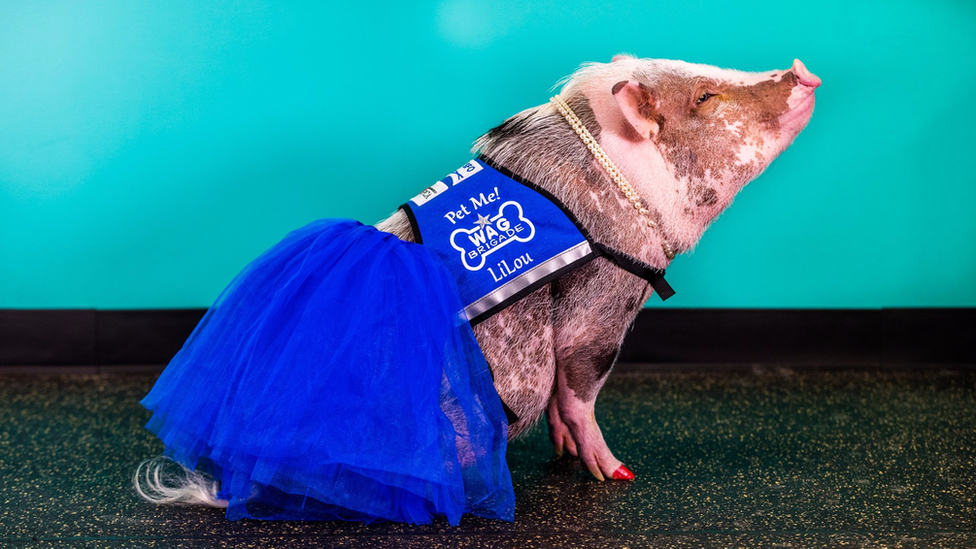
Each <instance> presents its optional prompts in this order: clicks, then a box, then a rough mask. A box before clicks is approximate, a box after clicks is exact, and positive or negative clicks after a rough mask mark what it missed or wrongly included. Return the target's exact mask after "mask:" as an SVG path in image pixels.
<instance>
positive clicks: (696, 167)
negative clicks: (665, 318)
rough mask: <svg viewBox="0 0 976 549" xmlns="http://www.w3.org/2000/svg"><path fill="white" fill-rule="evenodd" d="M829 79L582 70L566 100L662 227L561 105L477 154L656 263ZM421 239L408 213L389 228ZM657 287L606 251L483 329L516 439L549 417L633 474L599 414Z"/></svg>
mask: <svg viewBox="0 0 976 549" xmlns="http://www.w3.org/2000/svg"><path fill="white" fill-rule="evenodd" d="M819 84H820V79H819V78H817V77H816V76H813V75H812V73H810V72H809V71H807V70H806V67H804V66H803V64H802V63H800V62H799V60H795V61H794V63H793V66H792V67H791V68H790V69H787V70H776V71H768V72H759V73H751V72H742V71H736V70H730V69H720V68H718V67H712V66H708V65H699V64H692V63H686V62H683V61H675V60H663V59H636V58H633V57H631V56H628V55H618V56H615V57H614V58H613V61H612V62H611V63H590V64H586V65H583V66H582V67H581V68H580V69H579V70H578V71H576V72H575V73H574V74H572V75H571V76H570V77H568V78H567V79H566V81H565V84H564V85H563V87H562V90H561V92H560V93H561V95H562V97H563V98H564V99H565V100H566V101H567V103H568V104H569V105H570V106H571V107H572V109H573V110H574V111H575V112H576V113H577V115H578V116H579V117H580V119H581V120H582V121H583V123H584V124H585V125H586V127H587V128H588V129H589V131H590V133H592V134H593V136H594V137H595V138H596V139H597V141H598V142H599V143H600V145H601V147H602V148H603V149H604V150H605V151H606V153H607V154H608V156H609V157H610V158H611V159H612V160H613V162H614V163H615V164H616V165H617V167H618V168H619V169H620V171H621V172H622V173H623V174H624V175H625V176H626V178H627V180H628V181H629V182H630V184H631V185H632V186H633V187H634V188H635V189H636V191H637V194H638V195H639V196H640V199H641V205H642V206H643V207H644V208H646V210H647V211H648V212H647V217H648V218H650V219H651V220H653V221H654V223H655V224H656V227H651V226H650V225H649V224H648V223H647V221H646V219H645V218H644V217H642V216H641V215H640V214H639V213H638V212H637V211H636V210H635V208H634V206H633V205H632V204H631V203H630V202H628V200H627V199H626V198H625V197H624V195H623V193H622V192H621V191H620V189H619V188H618V187H617V185H616V184H615V183H614V182H613V181H612V180H611V178H610V177H609V176H608V175H607V174H606V172H605V171H604V170H603V168H602V167H601V166H600V165H599V164H598V163H596V161H595V160H594V157H593V155H592V154H591V152H590V151H589V150H588V149H587V148H586V147H585V146H584V145H583V143H582V142H581V141H580V139H579V138H578V136H577V135H576V134H575V133H574V131H573V130H572V129H571V128H570V126H569V125H568V124H567V123H566V121H565V120H564V119H563V117H562V116H561V115H560V114H559V112H558V111H557V110H556V109H555V108H554V107H552V106H551V105H550V104H545V105H541V106H538V107H533V108H530V109H527V110H525V111H523V112H521V113H518V114H516V115H515V116H513V117H511V118H509V119H508V120H506V121H505V122H503V123H502V124H501V125H499V126H498V127H496V128H494V129H492V130H490V131H489V132H488V133H486V134H485V135H483V136H482V137H481V138H479V139H478V141H477V142H476V143H475V148H474V150H475V152H480V153H482V154H484V155H486V156H488V157H489V158H491V159H492V160H493V161H494V162H496V163H497V164H499V165H501V166H503V167H505V168H507V169H509V170H511V171H512V172H514V173H516V174H519V175H521V176H522V177H524V178H527V179H529V180H531V181H533V182H535V183H536V184H538V185H539V186H541V187H543V188H545V189H546V190H548V191H549V192H550V193H552V194H553V195H554V196H555V197H556V198H558V199H559V200H560V201H561V202H562V203H563V204H564V205H566V206H567V207H568V208H569V209H570V210H571V211H572V212H573V213H574V214H575V215H576V217H577V218H578V219H579V220H580V222H581V223H582V224H583V225H584V226H585V227H586V228H587V229H588V231H589V232H590V234H591V235H592V236H593V238H594V239H595V240H596V241H598V242H601V243H603V244H605V245H608V246H610V247H612V248H616V249H617V250H620V251H623V252H625V253H627V254H629V255H631V256H633V257H635V258H637V259H639V260H641V261H643V262H644V263H646V264H648V265H651V266H653V267H657V268H661V269H664V268H666V267H667V266H668V264H669V259H668V258H667V257H666V255H665V253H664V251H663V248H662V239H666V240H667V241H668V243H670V245H671V246H672V247H673V248H674V249H675V251H676V252H678V253H680V252H683V251H687V250H689V249H691V248H692V247H693V246H694V245H695V244H696V243H697V241H698V240H699V238H700V237H701V235H702V233H703V232H704V231H705V229H706V228H707V227H708V225H709V224H710V223H711V222H712V221H713V220H714V219H715V218H716V217H717V216H718V215H719V214H720V213H721V212H722V211H723V210H724V209H725V208H726V207H728V205H729V204H730V203H731V202H732V199H733V198H734V197H735V195H736V194H737V193H738V192H739V191H740V190H741V189H742V188H743V187H744V186H745V185H746V184H747V183H748V182H749V181H751V180H753V179H755V178H756V177H757V176H759V174H760V173H762V171H763V170H765V168H766V167H767V166H768V165H769V163H770V162H772V161H773V159H775V158H776V157H777V156H778V155H779V154H780V153H781V152H782V151H783V150H784V149H786V148H787V147H788V146H789V145H790V144H791V143H792V142H793V140H794V139H795V137H796V136H797V134H798V133H799V132H800V130H802V129H803V127H804V126H805V125H806V124H807V122H808V121H809V118H810V115H811V114H812V112H813V102H814V93H813V92H814V89H815V88H816V87H817V86H818V85H819ZM377 226H378V227H379V228H380V229H382V230H386V231H388V232H391V233H394V234H396V235H398V236H399V237H400V238H403V239H405V240H414V238H413V234H412V231H411V229H410V225H409V222H408V221H407V219H406V216H405V215H404V214H403V213H402V212H397V213H396V214H394V215H393V216H391V217H390V218H388V219H386V220H384V221H383V222H381V223H379V224H378V225H377ZM650 295H651V289H650V286H649V285H648V283H647V282H646V281H644V280H642V279H640V278H638V277H636V276H634V275H632V274H630V273H628V272H627V271H624V270H622V269H620V268H619V267H617V266H615V265H613V264H612V263H610V261H609V260H607V259H604V258H598V259H595V260H593V261H592V262H590V263H588V264H587V265H586V266H584V267H582V268H580V269H577V270H576V271H573V272H572V273H570V274H568V275H566V276H563V277H562V278H560V279H558V280H556V281H555V282H552V283H551V284H549V285H546V286H545V287H542V288H539V289H538V290H536V291H535V292H534V293H532V294H531V295H529V296H527V297H525V298H523V299H522V300H521V301H519V302H518V303H516V304H515V305H513V306H511V307H509V308H508V309H506V310H504V311H502V312H500V313H497V314H495V315H494V316H492V317H490V318H489V319H487V320H486V321H484V322H482V323H481V324H478V325H477V326H476V327H475V335H476V337H477V338H478V342H479V344H480V345H481V348H482V350H483V351H484V354H485V357H486V358H487V360H488V363H489V364H490V366H491V368H492V372H493V375H494V379H495V386H496V388H497V390H498V393H499V395H500V396H501V398H502V400H503V401H504V402H505V403H506V404H507V405H508V406H509V407H510V408H511V409H512V410H513V411H514V412H515V413H516V414H517V415H518V416H519V420H518V421H517V422H515V423H513V424H512V425H511V426H510V430H509V433H510V436H512V437H515V436H518V435H520V434H522V433H524V432H525V431H526V430H527V429H528V428H530V427H531V426H532V425H534V424H535V423H536V422H537V420H538V419H539V418H540V417H542V416H543V415H546V416H547V418H548V423H549V428H550V436H551V438H552V442H553V445H554V448H555V450H556V451H557V452H558V453H562V452H563V451H567V452H569V453H570V454H571V455H574V456H578V457H579V458H580V459H581V460H582V461H583V463H584V464H585V466H586V467H587V469H588V470H589V471H590V472H591V473H592V474H593V475H594V477H596V478H597V479H600V480H603V479H605V478H632V475H629V476H628V474H629V470H627V469H626V468H625V467H622V466H623V464H622V463H621V462H620V461H619V460H618V459H617V458H616V457H615V456H614V455H613V453H612V452H611V451H610V449H609V448H608V447H607V445H606V443H605V441H604V439H603V435H602V433H601V431H600V428H599V426H598V424H597V422H596V418H595V414H594V405H595V402H596V398H597V394H598V393H599V391H600V388H601V387H602V386H603V383H604V381H605V380H606V378H607V376H608V375H609V373H610V370H611V368H612V366H613V363H614V361H615V360H616V358H617V355H618V352H619V349H620V346H621V344H622V343H623V339H624V335H625V334H626V332H627V329H628V327H629V326H630V324H631V323H632V322H633V320H634V318H635V317H636V315H637V313H638V311H639V310H640V308H641V306H642V305H643V303H644V302H645V301H646V300H647V299H648V298H649V297H650Z"/></svg>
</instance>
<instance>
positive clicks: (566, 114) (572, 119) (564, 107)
mask: <svg viewBox="0 0 976 549" xmlns="http://www.w3.org/2000/svg"><path fill="white" fill-rule="evenodd" d="M549 102H550V103H552V104H553V105H554V106H555V107H556V109H558V110H559V112H560V113H561V114H562V115H563V118H565V119H566V122H569V125H570V126H572V128H573V130H574V131H575V132H576V135H578V136H579V138H580V139H581V140H582V141H583V144H584V145H586V148H588V149H590V152H591V153H593V157H594V158H596V161H597V162H599V163H600V165H601V166H603V169H604V170H605V171H606V172H607V175H609V176H610V179H612V180H613V182H614V183H616V184H617V187H618V188H619V189H620V192H622V193H624V196H625V197H627V200H628V201H630V203H631V205H632V206H634V209H635V210H637V213H638V214H640V216H641V217H643V218H644V221H646V223H647V226H648V227H650V228H652V229H654V231H655V232H657V234H658V236H660V237H661V249H662V250H663V251H664V256H665V257H667V258H668V260H671V259H674V250H673V249H672V248H671V244H668V240H667V239H666V238H665V237H664V233H663V232H662V231H661V228H660V227H658V225H657V223H655V222H654V220H653V219H651V218H650V217H649V216H648V214H649V213H650V212H649V211H648V209H647V208H645V207H644V203H643V201H641V198H640V196H639V195H638V194H637V191H635V190H634V188H633V187H631V186H630V183H628V182H627V178H626V177H624V174H623V173H621V171H620V170H619V169H617V166H616V165H614V163H613V161H612V160H610V157H609V156H607V153H605V152H604V151H603V148H602V147H600V144H599V143H597V141H596V139H594V138H593V135H592V134H591V133H590V131H589V130H587V129H586V126H584V125H583V121H582V120H580V118H579V117H578V116H576V113H575V112H573V109H571V108H569V104H568V103H566V101H565V100H564V99H563V98H562V96H560V95H554V96H552V97H551V98H550V99H549Z"/></svg>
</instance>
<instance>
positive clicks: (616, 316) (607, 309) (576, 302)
mask: <svg viewBox="0 0 976 549" xmlns="http://www.w3.org/2000/svg"><path fill="white" fill-rule="evenodd" d="M646 287H647V284H646V283H645V282H643V281H642V280H640V279H639V278H637V277H634V276H633V275H630V274H628V273H626V272H624V271H622V270H620V269H618V268H617V267H614V266H612V265H610V264H609V263H608V262H606V261H605V260H602V259H598V260H595V261H593V262H592V263H590V264H589V265H587V266H586V267H583V268H581V269H579V270H577V271H576V272H574V273H571V274H570V275H568V276H567V277H565V279H563V280H560V281H559V282H557V286H556V288H555V294H556V302H555V314H554V322H555V337H556V390H555V392H554V394H553V396H552V397H551V399H550V401H549V404H548V407H547V416H548V420H549V427H550V436H551V438H552V442H553V446H554V448H555V450H556V453H557V454H558V453H561V452H562V451H563V450H564V449H565V450H566V451H568V452H569V453H570V454H571V455H574V456H577V457H579V458H580V460H581V461H582V462H583V463H584V464H585V466H586V468H587V469H588V470H589V471H590V473H592V474H593V476H594V477H596V478H597V479H598V480H604V479H605V478H608V477H609V478H615V479H628V480H629V479H632V478H633V473H631V472H630V471H629V470H628V469H627V468H626V467H625V466H623V463H621V462H620V460H619V459H617V458H616V457H614V455H613V452H611V451H610V448H609V447H608V446H607V443H606V441H605V440H604V439H603V433H602V432H601V430H600V426H599V425H598V424H597V421H596V415H595V405H596V397H597V394H598V393H599V392H600V388H602V387H603V383H604V382H605V381H606V379H607V376H608V375H609V374H610V369H611V367H612V366H613V363H614V362H615V361H616V359H617V354H618V353H619V350H620V345H621V343H622V342H623V337H624V334H625V333H626V331H627V327H628V326H629V325H630V323H631V322H633V320H634V318H635V316H636V315H637V311H638V310H640V307H641V305H642V304H643V303H644V298H645V296H646V293H645V289H646ZM608 288H614V289H615V290H616V292H609V291H607V290H608ZM614 294H616V296H618V297H616V298H615V299H612V300H611V299H608V298H607V297H606V296H609V295H614ZM620 295H623V296H624V297H623V298H622V299H621V298H620V297H619V296H620Z"/></svg>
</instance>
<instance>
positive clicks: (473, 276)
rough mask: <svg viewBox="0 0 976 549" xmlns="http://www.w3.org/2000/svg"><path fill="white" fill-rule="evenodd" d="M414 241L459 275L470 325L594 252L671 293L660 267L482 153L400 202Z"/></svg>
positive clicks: (578, 264)
mask: <svg viewBox="0 0 976 549" xmlns="http://www.w3.org/2000/svg"><path fill="white" fill-rule="evenodd" d="M402 209H403V210H404V212H406V214H407V217H408V218H409V219H410V223H411V225H412V226H413V232H414V236H415V237H416V241H417V242H418V243H421V244H423V245H425V246H429V247H430V248H431V249H432V250H433V251H434V252H436V253H437V255H438V256H440V258H441V259H442V260H444V263H445V264H446V265H447V267H448V269H449V270H450V271H451V273H452V274H453V275H454V278H455V280H457V286H458V291H459V292H460V295H461V302H462V303H463V304H464V312H465V314H466V316H467V318H468V320H469V321H470V322H471V324H472V325H474V324H477V323H478V322H481V321H482V320H485V319H486V318H488V317H489V316H491V315H492V314H494V313H496V312H498V311H500V310H502V309H504V308H505V307H507V306H508V305H510V304H512V303H514V302H515V301H517V300H518V299H520V298H522V297H524V296H526V295H528V294H529V293H531V292H533V291H535V290H536V289H538V288H539V287H541V286H543V285H545V284H547V283H549V282H551V281H552V280H555V279H556V278H558V277H560V276H562V275H564V274H566V273H568V272H570V271H572V270H573V269H576V268H578V267H581V266H583V265H585V264H586V263H588V262H589V261H591V260H592V259H594V258H596V257H600V256H603V257H607V258H608V259H610V260H612V261H613V262H614V263H616V264H617V265H618V266H620V267H621V268H623V269H626V270H627V271H629V272H632V273H634V274H636V275H637V276H640V277H642V278H644V279H646V280H648V281H649V282H650V283H651V284H652V286H653V287H654V289H655V291H656V292H657V294H658V295H659V296H660V297H661V299H667V298H669V297H671V296H672V295H674V290H672V289H671V287H670V286H669V285H668V284H667V282H665V280H664V271H662V270H659V269H655V268H652V267H650V266H648V265H645V264H643V263H641V262H640V261H638V260H637V259H635V258H633V257H630V256H628V255H626V254H624V253H622V252H619V251H617V250H613V249H611V248H609V247H607V246H604V245H601V244H599V243H597V242H594V241H593V239H592V238H590V236H589V234H588V233H587V231H586V229H585V228H584V227H583V226H582V225H580V223H579V221H578V220H577V219H576V217H575V216H574V215H573V214H572V212H570V211H569V210H567V209H566V208H565V206H563V205H562V204H560V203H559V201H558V200H556V198H555V197H553V196H552V195H550V194H549V193H548V192H546V191H545V190H544V189H542V188H540V187H538V186H537V185H535V184H533V183H531V182H528V181H526V180H524V179H522V178H520V177H518V176H516V175H515V174H513V173H511V172H509V171H508V170H505V169H504V168H501V167H495V166H493V164H492V162H491V161H490V160H488V159H487V158H485V157H483V156H482V157H479V158H478V159H475V160H471V161H470V162H468V163H467V164H465V165H464V166H461V168H459V169H458V170H457V171H455V172H454V173H452V174H450V175H448V176H447V177H445V178H444V179H442V180H440V181H438V182H437V183H435V184H434V185H432V186H430V187H428V188H426V189H424V191H423V192H421V193H420V194H418V195H417V196H415V197H414V198H412V199H411V200H410V201H409V202H407V203H406V204H404V205H403V206H402Z"/></svg>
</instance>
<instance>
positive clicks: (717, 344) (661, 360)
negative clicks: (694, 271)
mask: <svg viewBox="0 0 976 549" xmlns="http://www.w3.org/2000/svg"><path fill="white" fill-rule="evenodd" d="M204 312H206V310H205V309H156V310H95V309H64V310H57V309H48V310H36V309H35V310H23V309H0V368H2V371H4V372H8V373H9V372H20V371H24V372H27V371H49V372H65V371H78V372H89V371H91V372H95V371H98V372H101V371H123V370H126V369H127V368H129V369H132V368H136V369H139V368H142V369H150V370H151V369H153V367H154V366H155V367H158V366H161V365H164V364H166V363H167V362H168V361H169V360H170V358H172V356H173V355H174V354H176V352H177V351H178V350H179V349H180V347H181V346H182V345H183V342H184V341H185V340H186V338H187V336H189V335H190V332H191V331H192V330H193V328H194V326H196V324H197V322H198V321H199V320H200V318H202V317H203V314H204ZM620 361H621V362H626V363H645V364H669V365H674V364H723V365H747V364H782V365H793V366H802V365H811V366H828V367H830V366H861V367H863V366H874V367H884V366H906V365H939V364H944V365H952V364H954V365H962V364H976V309H973V308H944V309H648V310H644V311H642V312H641V314H640V315H639V316H638V318H637V321H636V323H635V324H634V326H633V329H632V331H631V333H630V334H628V336H627V340H626V343H625V344H624V348H623V350H622V352H621V356H620Z"/></svg>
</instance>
